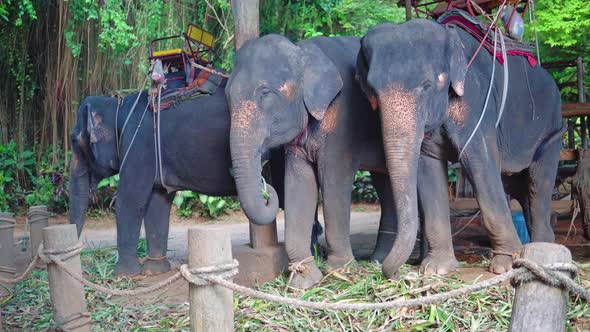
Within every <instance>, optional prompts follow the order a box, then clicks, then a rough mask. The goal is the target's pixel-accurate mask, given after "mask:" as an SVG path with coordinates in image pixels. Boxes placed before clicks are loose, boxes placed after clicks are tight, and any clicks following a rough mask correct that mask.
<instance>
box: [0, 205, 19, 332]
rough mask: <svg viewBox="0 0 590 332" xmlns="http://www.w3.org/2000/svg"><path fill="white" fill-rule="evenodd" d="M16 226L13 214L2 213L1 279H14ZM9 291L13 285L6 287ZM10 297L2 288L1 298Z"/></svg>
mask: <svg viewBox="0 0 590 332" xmlns="http://www.w3.org/2000/svg"><path fill="white" fill-rule="evenodd" d="M14 224H15V220H14V218H12V214H11V213H8V212H0V277H4V278H14V274H15V273H16V263H15V261H14ZM6 287H8V288H9V289H12V288H13V285H12V284H8V285H6ZM5 295H8V294H7V292H6V290H5V289H4V288H3V287H0V296H5ZM0 330H1V329H0Z"/></svg>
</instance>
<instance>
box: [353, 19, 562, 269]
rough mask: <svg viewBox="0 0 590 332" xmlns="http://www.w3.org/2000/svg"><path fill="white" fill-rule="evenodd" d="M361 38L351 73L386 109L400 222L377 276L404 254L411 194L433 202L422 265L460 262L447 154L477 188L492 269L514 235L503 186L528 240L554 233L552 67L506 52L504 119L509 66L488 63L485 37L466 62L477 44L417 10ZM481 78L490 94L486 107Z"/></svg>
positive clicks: (555, 97)
mask: <svg viewBox="0 0 590 332" xmlns="http://www.w3.org/2000/svg"><path fill="white" fill-rule="evenodd" d="M361 44H362V47H361V51H360V52H359V55H358V59H357V75H358V78H359V83H360V85H361V87H362V89H363V91H364V92H365V94H366V95H367V97H368V98H369V100H371V104H372V106H373V108H374V109H375V110H378V113H379V115H380V118H381V126H382V135H383V145H384V148H385V159H386V164H387V169H388V172H389V175H390V179H391V188H392V192H393V199H394V200H393V203H394V207H395V209H394V210H395V213H396V217H397V221H398V229H399V231H398V234H397V239H396V240H395V244H394V246H393V248H392V250H391V252H390V253H389V255H388V256H387V258H386V259H385V261H384V263H383V266H382V270H383V273H384V275H385V276H386V277H388V278H393V277H395V275H396V272H397V271H398V268H399V267H400V265H401V264H403V263H404V262H405V261H406V260H407V258H408V255H409V250H410V249H411V248H412V243H414V241H415V239H416V230H417V227H418V216H417V209H418V206H417V202H418V199H419V200H420V201H421V202H428V204H422V207H421V210H422V211H421V212H422V215H423V218H424V224H425V226H424V227H425V233H426V238H427V241H428V245H429V247H430V251H429V252H428V253H427V255H426V258H425V259H424V261H423V262H422V267H423V269H424V270H425V271H426V272H436V273H441V274H444V273H446V272H448V271H450V270H452V269H453V268H454V267H455V266H456V264H457V261H456V259H455V255H454V252H453V246H452V238H451V231H450V221H449V204H448V199H447V191H446V183H447V161H453V162H457V161H458V162H460V164H461V167H462V168H463V169H464V170H465V172H466V174H467V177H468V179H469V180H470V182H471V183H472V185H473V187H474V190H475V192H476V194H477V201H478V203H479V206H480V208H481V211H482V216H483V226H484V227H485V229H486V231H487V232H488V234H489V236H490V238H491V242H492V247H493V251H492V252H493V253H494V257H493V258H492V260H491V263H490V267H489V269H490V271H492V272H494V273H502V272H504V271H507V270H510V269H511V266H512V254H513V253H515V252H516V251H517V250H518V248H519V247H520V245H521V243H520V240H519V238H518V236H517V234H516V230H515V227H514V225H513V223H512V221H511V214H510V208H509V205H508V202H507V199H506V196H505V191H504V190H506V192H507V193H508V194H510V195H512V196H513V197H514V198H516V199H517V200H518V201H519V202H520V204H521V205H522V207H523V210H524V214H525V218H526V222H527V227H528V230H529V233H530V234H531V239H532V241H547V242H551V241H553V240H554V233H553V230H552V227H551V223H550V214H551V204H550V203H551V193H552V188H553V183H554V180H555V176H556V172H557V165H558V161H559V149H560V144H561V142H560V138H561V136H562V134H563V132H564V128H563V125H562V119H561V114H560V105H561V101H560V95H559V90H558V88H557V86H556V84H555V82H554V81H553V79H552V78H551V76H550V75H549V73H547V72H546V71H545V70H544V69H542V68H540V66H539V65H536V66H534V67H531V66H530V65H529V63H528V62H527V60H526V58H524V57H519V56H508V57H507V66H508V68H507V70H508V72H509V76H508V77H509V79H510V83H509V84H510V85H509V86H510V88H509V89H508V90H507V97H506V104H505V109H504V115H503V116H502V117H501V118H499V117H500V115H501V113H500V109H501V107H500V105H501V95H502V91H504V90H503V87H502V84H503V80H504V74H503V72H502V70H501V69H500V70H495V71H494V72H492V61H497V60H495V59H494V58H493V55H492V54H490V53H489V52H487V51H486V49H485V48H484V49H482V50H481V51H480V52H479V53H477V55H476V56H475V57H474V61H473V63H472V65H471V66H470V67H469V68H468V65H467V64H468V63H467V61H468V60H469V59H471V58H472V57H473V56H474V54H476V52H477V49H478V46H480V45H479V42H478V40H476V39H475V38H474V37H473V36H471V35H470V34H468V33H467V32H465V31H464V30H462V29H460V28H456V27H454V26H444V25H440V24H438V23H435V22H433V21H429V20H424V19H415V20H411V21H409V22H406V23H403V24H391V23H384V24H380V25H377V26H375V27H374V28H372V29H371V30H370V31H369V32H368V33H367V34H366V35H365V36H364V37H363V38H362V41H361ZM496 67H498V68H502V67H501V65H500V64H499V63H496ZM491 75H494V80H493V82H492V81H491V79H490V78H491ZM492 84H493V85H492ZM490 85H491V86H490ZM488 88H490V89H491V90H490V91H493V94H491V98H489V104H487V108H485V110H486V111H485V112H484V107H485V106H484V104H485V103H486V96H487V94H488V93H487V91H488ZM497 121H499V125H497V126H496V122H497Z"/></svg>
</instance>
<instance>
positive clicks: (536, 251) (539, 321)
mask: <svg viewBox="0 0 590 332" xmlns="http://www.w3.org/2000/svg"><path fill="white" fill-rule="evenodd" d="M520 257H522V258H524V259H528V260H530V261H533V262H535V263H537V264H539V265H545V264H553V263H571V262H572V254H571V253H570V251H569V249H567V248H566V247H565V246H563V245H560V244H554V243H543V242H535V243H529V244H527V245H525V246H523V248H522V251H521V255H520ZM557 273H560V274H562V275H566V276H568V277H571V275H569V273H566V272H557ZM567 300H568V292H567V291H566V290H563V289H559V288H555V287H552V286H548V285H545V284H544V283H543V282H541V281H531V282H526V283H523V284H521V285H518V286H516V292H515V294H514V302H513V305H512V318H511V319H510V331H513V332H517V331H527V332H536V331H539V332H540V331H565V319H566V314H567Z"/></svg>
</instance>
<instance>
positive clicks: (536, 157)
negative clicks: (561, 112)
mask: <svg viewBox="0 0 590 332" xmlns="http://www.w3.org/2000/svg"><path fill="white" fill-rule="evenodd" d="M566 129H567V125H566V124H565V123H564V124H563V126H562V127H561V128H560V129H558V130H556V131H554V132H553V133H552V134H551V135H549V136H547V138H545V140H544V141H543V142H541V145H539V147H538V148H537V151H535V155H534V156H533V161H537V160H539V159H541V157H542V156H543V154H544V153H545V150H546V149H547V147H548V146H550V145H552V144H553V143H555V141H557V140H559V139H561V137H562V136H563V133H565V131H566Z"/></svg>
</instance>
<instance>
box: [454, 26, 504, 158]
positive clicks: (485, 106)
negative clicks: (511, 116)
mask: <svg viewBox="0 0 590 332" xmlns="http://www.w3.org/2000/svg"><path fill="white" fill-rule="evenodd" d="M490 29H491V28H490ZM497 43H498V34H496V33H495V34H494V53H493V55H492V75H490V86H489V87H488V94H487V96H486V101H485V102H484V105H483V110H482V112H481V116H480V117H479V121H477V124H476V125H475V128H474V129H473V131H472V132H471V135H470V136H469V138H468V139H467V142H465V145H463V148H462V149H461V152H459V160H461V157H463V152H465V149H466V148H467V146H468V145H469V143H470V142H471V140H472V139H473V136H475V132H477V129H478V128H479V126H480V125H481V121H482V120H483V117H484V115H485V114H486V109H487V108H488V102H489V100H490V95H491V93H492V86H493V85H494V76H495V73H496V46H497Z"/></svg>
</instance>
